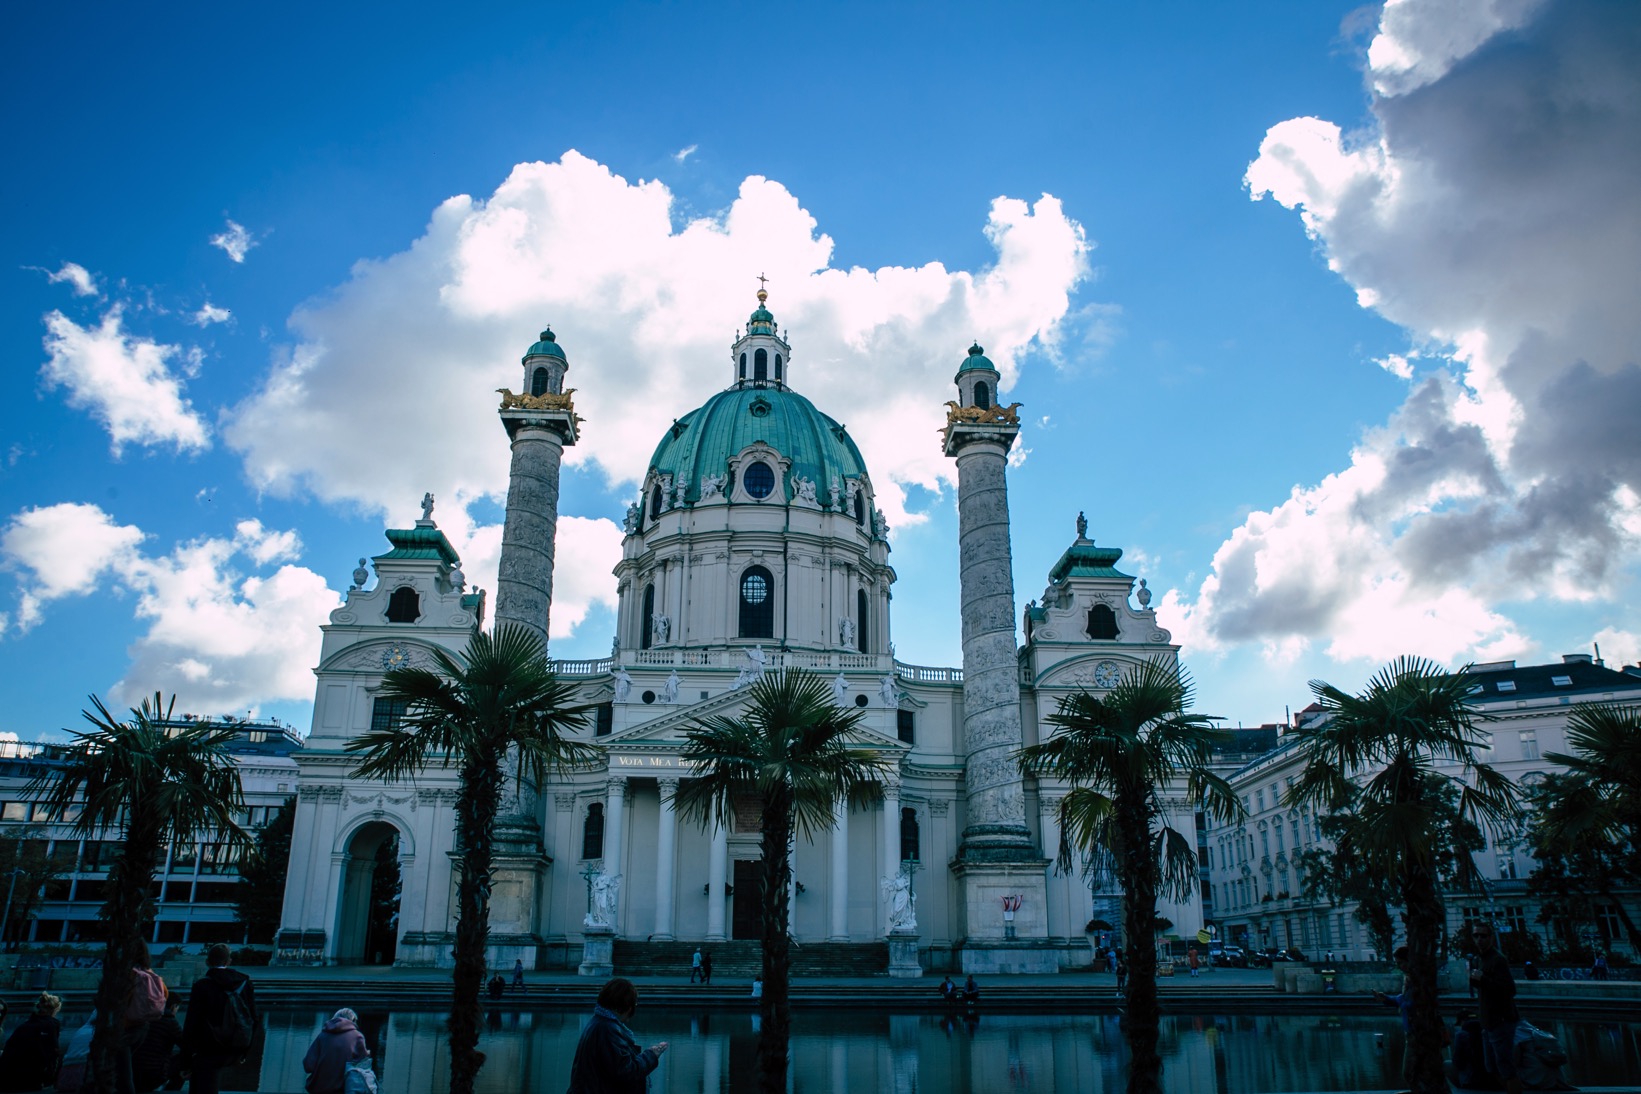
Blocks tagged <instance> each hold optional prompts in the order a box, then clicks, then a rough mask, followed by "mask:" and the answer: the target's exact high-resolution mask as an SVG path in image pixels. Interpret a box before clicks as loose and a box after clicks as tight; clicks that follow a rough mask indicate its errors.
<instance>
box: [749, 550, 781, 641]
mask: <svg viewBox="0 0 1641 1094" xmlns="http://www.w3.org/2000/svg"><path fill="white" fill-rule="evenodd" d="M774 594H775V582H774V579H773V578H772V577H771V576H770V573H769V571H768V570H766V569H764V568H763V567H762V566H752V567H748V568H747V570H746V572H744V573H743V574H741V637H742V638H774V637H775V595H774Z"/></svg>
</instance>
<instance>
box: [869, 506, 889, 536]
mask: <svg viewBox="0 0 1641 1094" xmlns="http://www.w3.org/2000/svg"><path fill="white" fill-rule="evenodd" d="M872 534H873V535H875V536H877V538H878V539H888V538H889V521H888V519H887V518H886V517H884V515H883V513H882V511H881V510H880V511H878V512H874V513H873V514H872Z"/></svg>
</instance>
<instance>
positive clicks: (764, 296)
mask: <svg viewBox="0 0 1641 1094" xmlns="http://www.w3.org/2000/svg"><path fill="white" fill-rule="evenodd" d="M768 299H769V294H768V293H767V292H765V291H764V290H762V289H759V290H758V308H757V310H756V311H754V312H753V313H752V315H751V316H750V317H749V318H748V319H747V321H746V332H747V333H748V334H774V333H775V313H774V312H771V311H770V310H769V309H768V308H766V307H764V301H766V300H768Z"/></svg>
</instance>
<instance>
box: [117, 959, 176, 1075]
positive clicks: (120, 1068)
mask: <svg viewBox="0 0 1641 1094" xmlns="http://www.w3.org/2000/svg"><path fill="white" fill-rule="evenodd" d="M151 964H152V962H151V961H150V959H149V956H148V943H146V942H144V941H143V940H142V939H140V938H139V939H137V942H136V945H135V946H133V947H132V952H131V992H130V994H129V995H127V996H126V997H125V1006H124V1008H123V1009H122V1010H121V1012H120V1014H119V1018H118V1021H117V1022H116V1023H115V1027H114V1038H115V1039H114V1052H113V1059H114V1090H115V1092H116V1094H137V1080H136V1074H135V1071H134V1070H133V1064H132V1060H131V1054H132V1052H133V1051H135V1050H136V1049H137V1048H139V1047H141V1045H142V1043H143V1041H144V1040H146V1039H147V1037H148V1025H149V1023H151V1022H155V1021H158V1020H159V1019H161V1018H163V1017H165V996H166V988H165V981H164V980H163V979H161V978H160V974H159V973H157V972H155V971H154V970H153V969H152V968H151V967H150V965H151Z"/></svg>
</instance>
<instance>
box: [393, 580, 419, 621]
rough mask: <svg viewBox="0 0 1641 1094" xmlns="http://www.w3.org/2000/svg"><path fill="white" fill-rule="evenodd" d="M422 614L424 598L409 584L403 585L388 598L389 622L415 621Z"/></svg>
mask: <svg viewBox="0 0 1641 1094" xmlns="http://www.w3.org/2000/svg"><path fill="white" fill-rule="evenodd" d="M421 614H422V598H421V597H419V596H417V595H416V590H415V589H412V588H411V587H410V586H409V585H401V586H399V587H398V588H397V589H394V590H393V595H392V596H390V597H388V598H387V621H388V622H389V623H414V622H416V620H417V619H418V618H420V617H421Z"/></svg>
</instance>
